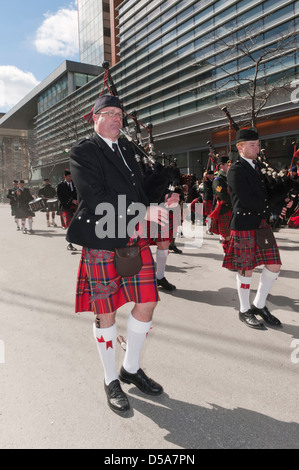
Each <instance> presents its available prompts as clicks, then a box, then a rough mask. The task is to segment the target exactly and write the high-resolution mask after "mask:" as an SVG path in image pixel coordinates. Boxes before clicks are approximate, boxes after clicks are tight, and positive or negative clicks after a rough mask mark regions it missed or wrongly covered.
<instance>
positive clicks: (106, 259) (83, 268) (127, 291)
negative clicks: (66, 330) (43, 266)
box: [75, 238, 160, 315]
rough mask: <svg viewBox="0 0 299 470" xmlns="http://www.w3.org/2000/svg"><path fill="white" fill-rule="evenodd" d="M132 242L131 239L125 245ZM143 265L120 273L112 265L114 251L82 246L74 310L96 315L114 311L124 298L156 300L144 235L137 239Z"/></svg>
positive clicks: (141, 300)
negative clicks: (132, 273)
mask: <svg viewBox="0 0 299 470" xmlns="http://www.w3.org/2000/svg"><path fill="white" fill-rule="evenodd" d="M134 243H135V240H133V239H131V240H130V241H129V243H128V245H132V244H134ZM138 245H139V246H140V252H141V257H142V268H141V270H140V271H139V273H138V274H136V275H135V276H132V277H123V278H122V277H120V276H119V274H118V273H117V272H116V270H115V267H114V252H113V251H107V250H97V249H91V248H83V249H82V255H81V261H80V264H79V270H78V277H77V287H76V305H75V311H76V312H84V311H93V312H94V314H95V315H98V314H101V313H111V312H114V311H116V310H117V309H118V308H120V307H121V306H122V305H124V304H125V303H127V302H135V303H143V302H157V301H158V300H160V299H159V294H158V288H157V284H156V277H155V269H154V262H153V257H152V253H151V249H150V247H149V245H148V242H147V240H146V239H144V238H141V239H139V240H138Z"/></svg>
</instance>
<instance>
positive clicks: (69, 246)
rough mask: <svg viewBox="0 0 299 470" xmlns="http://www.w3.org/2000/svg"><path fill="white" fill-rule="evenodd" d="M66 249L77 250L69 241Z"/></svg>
mask: <svg viewBox="0 0 299 470" xmlns="http://www.w3.org/2000/svg"><path fill="white" fill-rule="evenodd" d="M67 250H70V251H77V248H75V247H74V246H73V245H72V244H71V243H69V244H68V246H67Z"/></svg>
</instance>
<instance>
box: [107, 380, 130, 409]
mask: <svg viewBox="0 0 299 470" xmlns="http://www.w3.org/2000/svg"><path fill="white" fill-rule="evenodd" d="M104 388H105V392H106V395H107V401H108V405H109V408H111V410H112V411H115V412H116V413H124V412H125V411H128V410H129V409H130V403H129V400H128V398H127V395H126V394H125V393H124V392H123V391H122V389H121V386H120V383H119V380H118V379H116V380H113V381H112V382H110V384H109V385H106V383H105V382H104Z"/></svg>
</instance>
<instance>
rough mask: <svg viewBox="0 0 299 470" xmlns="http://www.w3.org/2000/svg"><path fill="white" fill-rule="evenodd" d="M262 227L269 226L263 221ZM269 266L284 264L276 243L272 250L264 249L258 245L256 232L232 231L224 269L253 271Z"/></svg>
mask: <svg viewBox="0 0 299 470" xmlns="http://www.w3.org/2000/svg"><path fill="white" fill-rule="evenodd" d="M260 227H268V225H267V224H266V223H265V221H262V223H261V225H260ZM267 264H282V263H281V260H280V255H279V250H278V246H277V243H276V241H275V243H274V245H273V246H272V247H271V248H265V249H262V248H260V247H259V246H258V245H257V243H256V235H255V230H231V235H230V240H229V242H228V244H227V250H226V253H225V255H224V259H223V264H222V266H223V267H224V268H227V269H230V270H232V271H242V270H245V271H251V270H253V269H254V268H255V267H256V266H261V265H267Z"/></svg>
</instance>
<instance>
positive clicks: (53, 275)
mask: <svg viewBox="0 0 299 470" xmlns="http://www.w3.org/2000/svg"><path fill="white" fill-rule="evenodd" d="M0 218H1V231H0V247H1V264H0V281H1V297H0V383H1V394H0V448H2V449H7V448H14V449H20V448H34V449H38V448H49V449H58V448H63V449H79V448H93V449H169V450H171V449H172V451H173V450H176V449H177V450H179V449H202V448H212V449H219V448H225V449H227V448H297V449H298V448H299V403H298V376H299V321H298V320H299V294H298V293H299V289H298V279H299V272H298V259H299V257H298V248H299V230H294V229H287V228H285V229H282V230H280V231H279V232H278V233H277V234H276V238H277V241H278V244H279V246H280V249H281V256H282V261H283V269H282V272H281V274H280V277H279V278H278V280H277V281H276V283H275V286H274V287H273V289H272V291H271V295H270V296H269V303H268V305H269V308H270V311H271V312H272V313H273V314H274V315H275V316H277V317H278V318H279V319H280V320H281V322H282V324H283V328H282V329H281V330H275V329H270V328H269V329H267V330H265V331H257V330H252V329H250V328H248V327H246V325H244V324H242V323H241V322H240V321H239V319H238V299H237V292H236V281H235V274H234V273H232V272H229V271H227V270H225V269H224V268H222V267H221V264H222V258H223V253H222V248H221V245H220V244H219V242H218V238H217V236H215V235H214V236H209V235H206V234H205V233H204V235H203V236H204V239H203V244H202V246H201V247H200V248H196V249H186V248H185V247H184V243H185V242H186V241H187V239H186V238H180V239H177V245H178V246H179V247H180V248H182V249H183V251H184V253H183V254H182V255H178V254H174V253H170V255H169V259H168V266H167V272H166V276H167V279H168V280H169V281H170V282H171V283H174V284H176V286H177V290H176V291H175V292H174V293H167V292H163V291H160V292H161V302H160V303H159V305H158V307H157V309H156V312H155V317H154V322H153V328H152V330H151V332H150V334H149V336H148V338H147V341H146V345H145V347H144V350H143V355H142V367H143V368H144V369H145V371H146V372H147V373H148V374H149V375H150V376H151V377H153V378H154V379H155V380H156V381H158V382H160V383H161V384H162V385H163V387H164V390H165V393H164V394H163V395H162V396H160V397H156V398H151V397H146V396H144V395H143V394H142V393H141V392H139V391H138V389H137V388H136V387H134V386H129V385H124V387H123V388H124V390H125V391H126V392H127V393H128V395H129V399H130V403H131V407H132V410H131V412H130V413H129V415H128V416H126V417H120V416H118V415H116V414H115V413H113V412H112V411H110V409H109V408H108V406H107V403H106V396H105V393H104V389H103V372H102V368H101V364H100V360H99V357H98V353H97V350H96V345H95V343H94V339H93V334H92V321H93V317H92V314H91V313H82V314H80V315H77V314H75V313H74V295H75V283H76V275H77V268H78V263H79V259H80V251H78V252H76V253H71V252H69V251H67V250H66V246H67V243H66V241H65V231H63V229H62V228H61V225H60V221H59V226H58V227H57V228H53V227H51V228H47V227H46V223H45V214H42V213H40V212H38V213H36V217H35V220H34V227H33V228H34V230H35V234H34V235H24V234H22V233H20V232H17V231H16V229H15V226H14V222H13V219H12V217H11V216H10V207H9V206H8V205H0ZM57 221H58V218H57ZM185 234H187V226H186V227H185ZM153 252H155V249H153ZM259 273H260V269H257V270H256V273H255V274H254V277H253V290H254V291H255V290H256V288H257V284H258V277H259ZM130 308H131V305H126V306H124V307H123V308H121V309H120V311H119V313H118V316H117V325H118V333H119V334H122V335H123V336H125V335H126V320H127V316H128V313H129V311H130ZM116 354H117V363H118V365H119V367H120V366H121V362H122V358H123V355H124V351H123V350H122V349H121V347H120V346H117V351H116Z"/></svg>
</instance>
